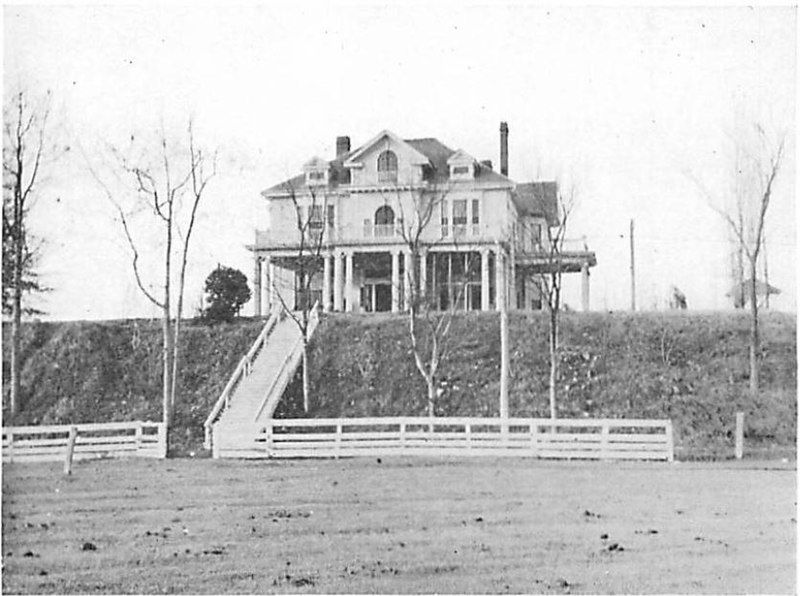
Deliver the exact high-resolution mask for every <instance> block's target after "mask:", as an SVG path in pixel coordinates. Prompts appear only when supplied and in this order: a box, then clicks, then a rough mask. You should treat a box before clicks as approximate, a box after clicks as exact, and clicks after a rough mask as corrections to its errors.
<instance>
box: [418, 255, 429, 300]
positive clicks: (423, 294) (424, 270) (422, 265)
mask: <svg viewBox="0 0 800 596" xmlns="http://www.w3.org/2000/svg"><path fill="white" fill-rule="evenodd" d="M419 297H420V298H421V299H422V300H427V299H428V251H427V250H426V249H424V248H423V249H422V250H421V251H420V255H419Z"/></svg>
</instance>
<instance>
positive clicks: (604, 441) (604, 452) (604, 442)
mask: <svg viewBox="0 0 800 596" xmlns="http://www.w3.org/2000/svg"><path fill="white" fill-rule="evenodd" d="M610 432H611V429H610V428H609V426H608V421H605V422H603V426H602V427H601V428H600V459H608V439H609V433H610Z"/></svg>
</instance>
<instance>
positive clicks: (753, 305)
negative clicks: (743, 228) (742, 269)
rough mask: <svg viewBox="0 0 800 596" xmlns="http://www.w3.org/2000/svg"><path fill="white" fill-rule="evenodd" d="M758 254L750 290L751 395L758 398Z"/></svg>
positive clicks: (752, 270) (751, 274)
mask: <svg viewBox="0 0 800 596" xmlns="http://www.w3.org/2000/svg"><path fill="white" fill-rule="evenodd" d="M757 262H758V253H756V254H755V255H754V256H753V257H752V258H750V278H751V280H752V283H751V284H750V287H749V288H748V290H749V292H750V395H751V396H752V397H754V398H755V397H757V396H758V384H759V383H758V381H759V379H758V372H759V371H758V351H759V338H758V299H757V296H756V272H757Z"/></svg>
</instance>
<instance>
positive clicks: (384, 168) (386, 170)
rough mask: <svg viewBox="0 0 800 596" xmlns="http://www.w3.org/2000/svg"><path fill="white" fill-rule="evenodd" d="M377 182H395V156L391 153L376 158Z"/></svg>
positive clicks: (387, 152) (384, 153)
mask: <svg viewBox="0 0 800 596" xmlns="http://www.w3.org/2000/svg"><path fill="white" fill-rule="evenodd" d="M378 182H397V156H396V155H395V154H394V152H393V151H388V150H387V151H384V152H383V153H381V154H380V155H379V156H378Z"/></svg>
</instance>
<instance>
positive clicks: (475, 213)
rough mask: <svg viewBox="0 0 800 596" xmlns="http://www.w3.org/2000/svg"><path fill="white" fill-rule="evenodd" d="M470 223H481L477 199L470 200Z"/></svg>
mask: <svg viewBox="0 0 800 596" xmlns="http://www.w3.org/2000/svg"><path fill="white" fill-rule="evenodd" d="M472 223H473V224H479V223H481V215H480V201H478V199H472Z"/></svg>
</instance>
